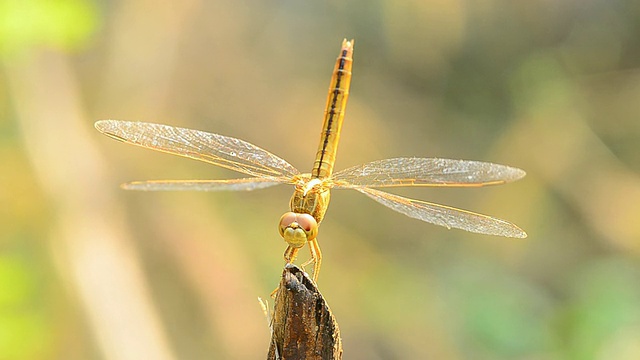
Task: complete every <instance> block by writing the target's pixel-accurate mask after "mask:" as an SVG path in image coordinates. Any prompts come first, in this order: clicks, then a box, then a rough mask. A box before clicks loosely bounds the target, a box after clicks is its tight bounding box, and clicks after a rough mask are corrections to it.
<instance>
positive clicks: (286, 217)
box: [278, 212, 297, 236]
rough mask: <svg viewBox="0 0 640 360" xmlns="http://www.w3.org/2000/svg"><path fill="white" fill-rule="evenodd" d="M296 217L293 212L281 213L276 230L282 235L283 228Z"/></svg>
mask: <svg viewBox="0 0 640 360" xmlns="http://www.w3.org/2000/svg"><path fill="white" fill-rule="evenodd" d="M296 217H297V216H296V214H295V213H293V212H288V213H285V214H284V215H282V217H281V218H280V223H279V225H278V232H280V236H284V230H285V229H286V228H287V227H288V226H289V225H291V224H292V223H294V222H296Z"/></svg>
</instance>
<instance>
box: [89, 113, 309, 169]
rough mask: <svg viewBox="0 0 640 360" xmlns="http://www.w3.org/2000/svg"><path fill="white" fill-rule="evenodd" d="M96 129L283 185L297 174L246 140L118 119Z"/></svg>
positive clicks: (101, 123) (138, 143)
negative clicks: (282, 183)
mask: <svg viewBox="0 0 640 360" xmlns="http://www.w3.org/2000/svg"><path fill="white" fill-rule="evenodd" d="M95 127H96V129H98V131H100V132H102V133H103V134H105V135H107V136H110V137H112V138H114V139H116V140H119V141H122V142H125V143H128V144H133V145H137V146H141V147H144V148H147V149H153V150H157V151H162V152H166V153H169V154H174V155H178V156H183V157H187V158H191V159H195V160H200V161H204V162H207V163H210V164H214V165H217V166H221V167H224V168H227V169H231V170H235V171H238V172H241V173H245V174H248V175H252V176H256V177H266V178H269V179H271V180H274V181H280V182H286V181H287V180H289V179H290V178H291V177H293V176H294V175H297V174H299V171H298V170H297V169H296V168H294V167H293V166H292V165H291V164H289V163H288V162H286V161H285V160H283V159H281V158H279V157H278V156H276V155H274V154H272V153H270V152H268V151H266V150H263V149H261V148H259V147H257V146H255V145H252V144H250V143H248V142H246V141H243V140H240V139H236V138H232V137H228V136H222V135H218V134H211V133H207V132H204V131H198V130H190V129H184V128H179V127H173V126H167V125H160V124H152V123H144V122H132V121H120V120H101V121H98V122H96V123H95Z"/></svg>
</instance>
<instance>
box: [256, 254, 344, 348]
mask: <svg viewBox="0 0 640 360" xmlns="http://www.w3.org/2000/svg"><path fill="white" fill-rule="evenodd" d="M267 359H268V360H302V359H306V360H316V359H317V360H320V359H322V360H328V359H336V360H338V359H342V340H341V339H340V330H339V329H338V323H337V322H336V319H335V318H334V316H333V314H332V313H331V310H330V309H329V305H327V303H326V302H325V300H324V298H323V297H322V294H320V291H319V290H318V288H317V287H316V285H315V284H314V283H313V281H311V279H310V278H309V277H308V276H307V274H306V273H305V272H304V271H302V270H301V269H300V268H299V267H297V266H295V265H292V264H288V265H286V266H285V268H284V271H283V272H282V280H281V281H280V285H279V287H278V289H277V292H276V299H275V306H274V313H273V317H272V320H271V344H270V345H269V353H268V356H267Z"/></svg>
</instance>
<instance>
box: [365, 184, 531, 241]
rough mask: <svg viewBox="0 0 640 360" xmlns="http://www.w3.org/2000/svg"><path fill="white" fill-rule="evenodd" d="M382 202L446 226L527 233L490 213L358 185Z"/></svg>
mask: <svg viewBox="0 0 640 360" xmlns="http://www.w3.org/2000/svg"><path fill="white" fill-rule="evenodd" d="M355 190H358V191H360V192H361V193H363V194H365V195H367V196H368V197H370V198H372V199H373V200H375V201H377V202H379V203H380V204H382V205H384V206H387V207H389V208H391V209H392V210H395V211H397V212H399V213H401V214H405V215H407V216H409V217H412V218H414V219H418V220H422V221H426V222H428V223H431V224H436V225H440V226H444V227H446V228H449V229H450V228H456V229H462V230H466V231H470V232H474V233H479V234H487V235H498V236H506V237H513V238H525V237H527V233H525V232H524V231H522V229H520V228H519V227H517V226H516V225H514V224H512V223H510V222H508V221H505V220H501V219H496V218H493V217H490V216H487V215H482V214H477V213H474V212H470V211H466V210H461V209H456V208H453V207H449V206H444V205H439V204H434V203H428V202H424V201H419V200H414V199H408V198H405V197H402V196H398V195H393V194H389V193H386V192H382V191H380V190H375V189H369V188H355Z"/></svg>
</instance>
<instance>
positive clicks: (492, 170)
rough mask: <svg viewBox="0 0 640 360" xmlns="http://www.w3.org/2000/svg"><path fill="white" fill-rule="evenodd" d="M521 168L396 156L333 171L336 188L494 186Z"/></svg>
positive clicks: (517, 174) (515, 176)
mask: <svg viewBox="0 0 640 360" xmlns="http://www.w3.org/2000/svg"><path fill="white" fill-rule="evenodd" d="M525 174H526V173H525V172H524V171H523V170H521V169H518V168H514V167H510V166H505V165H499V164H493V163H488V162H482V161H471V160H452V159H438V158H395V159H385V160H378V161H373V162H370V163H367V164H362V165H358V166H354V167H352V168H348V169H345V170H342V171H339V172H337V173H335V174H334V175H333V177H332V180H333V182H334V183H335V186H336V187H364V186H367V187H394V186H448V187H454V186H455V187H473V186H484V185H497V184H504V183H506V182H510V181H515V180H518V179H520V178H522V177H524V176H525Z"/></svg>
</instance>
